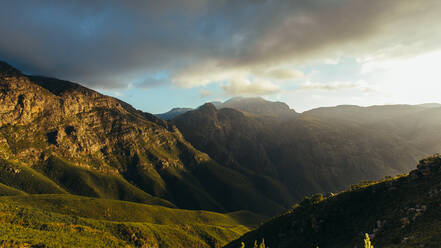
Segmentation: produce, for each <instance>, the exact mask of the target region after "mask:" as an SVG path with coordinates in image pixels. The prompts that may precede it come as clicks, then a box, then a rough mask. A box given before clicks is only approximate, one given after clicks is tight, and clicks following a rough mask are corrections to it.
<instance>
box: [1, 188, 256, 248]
mask: <svg viewBox="0 0 441 248" xmlns="http://www.w3.org/2000/svg"><path fill="white" fill-rule="evenodd" d="M241 215H243V217H242V216H241ZM243 218H248V219H247V221H246V222H247V223H248V224H250V223H253V225H254V226H255V225H256V224H257V223H258V221H260V219H259V217H258V216H253V215H249V214H246V213H233V214H231V215H224V214H219V213H213V212H207V211H190V210H178V209H171V208H166V207H161V206H152V205H146V204H139V203H132V202H124V201H116V200H105V199H96V198H88V197H80V196H73V195H53V194H51V195H27V196H13V197H0V244H1V245H0V247H3V246H5V247H10V246H13V245H16V246H17V247H26V246H27V245H28V246H32V247H34V246H35V247H39V246H42V247H173V248H175V247H183V248H184V247H185V248H186V247H221V246H222V245H224V244H225V243H226V242H228V241H230V240H231V239H234V238H237V237H239V236H240V235H241V234H243V233H245V232H247V231H249V230H250V228H251V226H244V225H242V224H241V221H242V219H243ZM251 218H255V219H251Z"/></svg>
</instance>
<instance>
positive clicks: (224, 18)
mask: <svg viewBox="0 0 441 248" xmlns="http://www.w3.org/2000/svg"><path fill="white" fill-rule="evenodd" d="M440 11H441V7H440V3H439V1H437V0H426V1H414V0H370V1H366V0H317V1H310V0H285V1H277V0H268V1H264V0H254V1H253V0H248V1H231V0H219V1H209V0H190V1H179V0H174V1H172V0H163V1H142V0H137V1H116V0H115V1H104V0H102V1H99V0H94V1H86V0H83V1H70V2H68V1H49V0H46V1H43V0H35V1H26V0H6V1H2V7H1V8H0V33H1V39H0V59H3V60H6V61H9V62H10V63H12V64H14V65H16V66H18V67H20V68H22V69H24V70H25V71H26V72H29V73H34V74H44V75H52V76H56V77H61V78H66V79H70V80H75V81H83V82H87V83H88V84H89V86H92V87H102V88H118V87H125V86H126V85H128V84H129V83H131V82H132V81H139V80H140V77H141V81H142V80H144V81H145V82H146V83H142V84H141V85H142V86H145V85H148V86H149V85H151V84H152V83H151V81H149V77H148V76H146V78H144V79H143V78H142V77H144V76H145V75H148V74H149V73H152V74H154V73H156V72H157V71H168V75H170V77H171V78H169V79H168V80H167V79H161V80H159V81H161V82H159V81H158V80H157V81H155V82H154V83H153V84H160V83H163V82H166V81H170V80H172V79H173V78H174V77H179V76H180V75H181V74H182V75H186V73H187V74H188V73H199V71H198V70H197V68H204V67H203V66H201V65H204V64H206V63H207V61H210V63H212V64H214V66H213V67H212V68H211V69H212V70H213V71H216V72H219V71H222V70H232V69H234V70H237V69H238V68H239V69H242V70H248V69H247V68H250V67H259V66H267V65H278V64H281V63H285V62H286V61H292V60H300V59H304V58H307V57H310V56H317V54H320V52H323V51H326V50H327V49H328V50H329V49H331V50H332V49H343V48H342V46H344V49H347V50H351V51H355V52H363V51H373V50H375V49H378V48H381V47H386V46H391V45H396V44H397V43H400V44H406V43H416V42H421V40H423V42H422V43H423V44H424V46H423V47H424V48H425V49H427V48H428V47H429V46H430V45H434V44H438V43H439V33H437V34H434V33H433V32H434V30H435V29H437V27H438V26H439V24H440V22H439V16H438V14H439V13H440ZM427 24H432V25H427ZM409 33H412V34H413V35H409ZM429 33H431V35H429ZM430 42H431V43H430ZM426 43H430V44H426ZM213 68H214V69H213ZM149 82H150V83H149Z"/></svg>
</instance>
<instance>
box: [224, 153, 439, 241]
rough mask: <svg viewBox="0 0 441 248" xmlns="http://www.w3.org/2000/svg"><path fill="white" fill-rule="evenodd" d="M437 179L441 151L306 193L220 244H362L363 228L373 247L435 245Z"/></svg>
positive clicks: (437, 208) (437, 231)
mask: <svg viewBox="0 0 441 248" xmlns="http://www.w3.org/2000/svg"><path fill="white" fill-rule="evenodd" d="M440 183H441V157H440V156H439V155H435V156H432V157H429V158H426V159H424V160H422V161H420V163H419V164H418V169H416V170H413V171H411V172H410V173H409V174H408V175H401V176H397V177H395V178H389V179H385V180H382V181H379V182H366V183H364V184H358V185H352V186H351V189H350V190H348V191H346V192H342V193H339V194H336V195H332V196H330V197H328V198H325V199H324V198H323V196H322V195H314V196H313V197H308V198H305V199H304V200H303V201H302V202H301V203H300V204H299V205H296V206H295V207H294V208H293V209H292V210H290V211H288V212H286V213H284V214H282V215H280V216H278V217H276V218H273V219H272V220H270V221H268V222H267V223H265V224H263V225H261V226H260V227H259V228H258V229H256V230H254V231H251V232H249V233H247V234H245V235H244V236H243V237H241V238H240V239H238V240H235V241H233V242H232V243H230V244H228V245H227V246H225V247H226V248H236V247H241V243H242V242H244V243H245V247H253V243H254V241H256V240H257V241H259V242H260V241H261V240H262V239H264V240H265V244H266V245H267V246H268V247H272V248H284V247H299V248H303V247H305V248H306V247H317V246H319V247H329V248H334V247H335V248H337V247H338V248H345V247H348V248H349V247H362V246H361V245H362V243H363V238H364V234H365V233H368V234H369V236H370V237H371V240H372V243H373V245H374V247H382V248H383V247H384V248H395V247H396V248H398V247H409V248H412V247H433V248H435V247H439V244H440V243H441V238H440V236H439V233H440V231H441V221H440V218H439V216H441V211H440V208H439V206H440V204H441V198H440V197H439V194H440V193H441V188H440Z"/></svg>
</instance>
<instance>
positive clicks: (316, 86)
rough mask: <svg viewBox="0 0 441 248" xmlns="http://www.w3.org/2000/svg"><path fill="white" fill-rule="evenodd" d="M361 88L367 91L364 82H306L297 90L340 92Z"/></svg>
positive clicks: (366, 85)
mask: <svg viewBox="0 0 441 248" xmlns="http://www.w3.org/2000/svg"><path fill="white" fill-rule="evenodd" d="M353 88H363V89H366V90H367V89H369V86H368V84H367V83H366V82H365V81H361V80H360V81H356V82H331V83H312V82H307V83H304V84H302V85H301V86H300V87H299V90H341V89H353Z"/></svg>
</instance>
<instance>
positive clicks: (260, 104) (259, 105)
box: [156, 97, 297, 121]
mask: <svg viewBox="0 0 441 248" xmlns="http://www.w3.org/2000/svg"><path fill="white" fill-rule="evenodd" d="M209 104H211V105H213V106H214V107H215V108H217V109H223V108H232V109H236V110H239V111H241V112H244V113H247V114H249V115H260V116H269V117H290V116H294V115H296V114H297V113H296V112H295V111H294V110H293V109H290V108H289V106H288V105H287V104H286V103H283V102H271V101H267V100H265V99H263V98H261V97H233V98H231V99H229V100H227V101H225V102H219V101H216V102H209ZM191 110H194V109H191V108H173V109H171V110H170V111H168V112H166V113H163V114H157V115H156V116H157V117H159V118H161V119H163V120H167V121H169V120H172V119H174V118H176V117H178V116H180V115H182V114H185V113H187V112H188V111H191Z"/></svg>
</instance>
